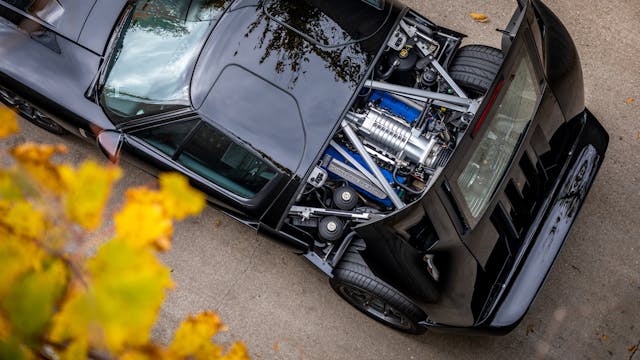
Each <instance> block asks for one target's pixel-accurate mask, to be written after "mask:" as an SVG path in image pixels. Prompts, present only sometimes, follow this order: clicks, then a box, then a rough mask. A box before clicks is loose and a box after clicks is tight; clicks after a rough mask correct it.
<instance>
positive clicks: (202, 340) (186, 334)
mask: <svg viewBox="0 0 640 360" xmlns="http://www.w3.org/2000/svg"><path fill="white" fill-rule="evenodd" d="M223 328H224V325H223V324H222V321H221V320H220V318H219V317H218V315H216V314H215V313H213V312H210V311H205V312H203V313H200V314H198V315H197V316H189V317H188V318H187V319H186V320H184V321H183V322H182V323H181V324H180V327H178V330H176V333H175V335H174V337H173V342H171V345H170V346H169V350H170V351H171V353H172V355H173V356H175V357H176V358H184V357H193V358H195V359H198V360H200V359H202V360H205V359H219V358H220V357H221V356H222V347H221V346H219V345H216V344H214V343H212V342H211V338H212V337H213V336H215V335H216V334H217V333H218V332H219V331H220V330H222V329H223Z"/></svg>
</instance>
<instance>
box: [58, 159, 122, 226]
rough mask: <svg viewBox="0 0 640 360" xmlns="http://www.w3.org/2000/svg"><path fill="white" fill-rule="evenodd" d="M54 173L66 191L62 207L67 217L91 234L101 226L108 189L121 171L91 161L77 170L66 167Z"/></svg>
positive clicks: (108, 193) (109, 191) (118, 177)
mask: <svg viewBox="0 0 640 360" xmlns="http://www.w3.org/2000/svg"><path fill="white" fill-rule="evenodd" d="M58 169H59V173H60V176H61V178H62V180H63V183H64V185H65V188H66V192H65V196H64V197H65V201H64V203H65V210H66V213H67V216H68V217H69V219H71V220H72V221H74V222H76V223H78V224H80V225H81V226H82V227H84V228H85V229H87V230H95V229H96V228H98V227H99V226H100V224H101V223H102V214H103V212H104V208H105V206H106V204H107V201H108V200H109V196H110V194H111V189H112V188H113V184H114V183H115V182H116V181H117V180H118V179H120V177H121V176H122V171H121V170H120V169H119V168H117V167H114V166H100V165H98V164H97V163H95V162H93V161H87V162H85V163H83V164H82V165H80V167H79V168H77V169H74V168H73V167H71V166H68V165H65V166H60V167H59V168H58Z"/></svg>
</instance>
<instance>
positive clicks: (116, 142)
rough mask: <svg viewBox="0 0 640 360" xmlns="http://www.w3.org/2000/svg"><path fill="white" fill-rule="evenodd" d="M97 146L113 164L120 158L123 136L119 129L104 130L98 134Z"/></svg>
mask: <svg viewBox="0 0 640 360" xmlns="http://www.w3.org/2000/svg"><path fill="white" fill-rule="evenodd" d="M97 140H98V146H99V147H100V150H102V153H103V154H104V155H105V156H106V157H107V159H109V161H111V162H112V163H114V164H117V163H118V161H119V160H120V150H121V149H122V143H123V142H124V136H123V135H122V133H121V132H119V131H113V130H105V131H103V132H101V133H100V134H98V138H97Z"/></svg>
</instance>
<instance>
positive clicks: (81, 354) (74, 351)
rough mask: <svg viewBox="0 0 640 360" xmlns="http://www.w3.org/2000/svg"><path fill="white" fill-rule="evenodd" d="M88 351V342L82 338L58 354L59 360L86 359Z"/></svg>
mask: <svg viewBox="0 0 640 360" xmlns="http://www.w3.org/2000/svg"><path fill="white" fill-rule="evenodd" d="M88 350H89V340H88V339H87V338H86V337H84V336H83V337H80V338H77V339H75V340H74V341H72V342H71V343H70V344H69V345H68V346H67V348H66V349H64V351H63V352H62V353H61V354H60V360H76V359H86V358H87V352H88Z"/></svg>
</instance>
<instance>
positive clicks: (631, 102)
mask: <svg viewBox="0 0 640 360" xmlns="http://www.w3.org/2000/svg"><path fill="white" fill-rule="evenodd" d="M634 102H636V99H634V98H632V97H630V98H628V99H627V101H626V103H627V105H633V103H634Z"/></svg>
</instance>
